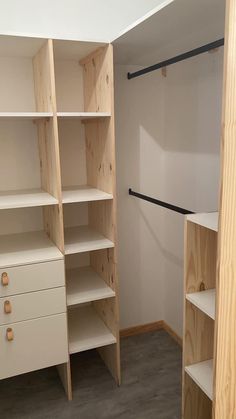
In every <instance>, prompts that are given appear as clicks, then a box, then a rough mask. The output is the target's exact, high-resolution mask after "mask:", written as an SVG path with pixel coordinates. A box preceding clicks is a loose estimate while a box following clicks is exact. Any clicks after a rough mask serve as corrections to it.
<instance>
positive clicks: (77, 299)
mask: <svg viewBox="0 0 236 419" xmlns="http://www.w3.org/2000/svg"><path fill="white" fill-rule="evenodd" d="M66 283H67V305H68V306H73V305H76V304H82V303H87V302H89V301H95V300H101V299H103V298H110V297H114V296H115V292H114V291H113V290H112V289H111V288H110V287H109V286H108V285H107V284H106V282H105V281H104V280H103V279H102V278H101V277H100V276H99V275H98V274H97V273H96V272H95V271H94V270H93V269H92V268H90V267H83V268H77V269H69V270H67V271H66Z"/></svg>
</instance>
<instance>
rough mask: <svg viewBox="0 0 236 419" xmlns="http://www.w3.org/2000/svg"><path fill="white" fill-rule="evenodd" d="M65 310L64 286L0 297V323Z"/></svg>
mask: <svg viewBox="0 0 236 419" xmlns="http://www.w3.org/2000/svg"><path fill="white" fill-rule="evenodd" d="M65 312H66V295H65V287H59V288H53V289H50V290H44V291H36V292H28V293H26V294H19V295H13V296H10V297H3V298H0V325H3V324H8V323H15V322H20V321H22V320H30V319H36V318H37V317H43V316H50V315H51V314H59V313H65Z"/></svg>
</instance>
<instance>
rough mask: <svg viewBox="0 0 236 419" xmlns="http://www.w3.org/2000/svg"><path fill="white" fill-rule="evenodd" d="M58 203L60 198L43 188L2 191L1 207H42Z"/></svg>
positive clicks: (0, 195)
mask: <svg viewBox="0 0 236 419" xmlns="http://www.w3.org/2000/svg"><path fill="white" fill-rule="evenodd" d="M55 204H58V200H57V199H56V198H54V197H53V196H52V195H50V194H49V193H47V192H45V191H43V190H41V189H25V190H12V191H4V192H0V209H10V208H25V207H40V206H45V205H55Z"/></svg>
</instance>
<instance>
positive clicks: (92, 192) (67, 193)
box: [62, 185, 113, 204]
mask: <svg viewBox="0 0 236 419" xmlns="http://www.w3.org/2000/svg"><path fill="white" fill-rule="evenodd" d="M107 199H113V196H112V195H111V194H109V193H107V192H103V191H101V190H99V189H95V188H93V187H91V186H88V185H83V186H66V187H63V191H62V202H63V204H67V203H72V202H89V201H102V200H107Z"/></svg>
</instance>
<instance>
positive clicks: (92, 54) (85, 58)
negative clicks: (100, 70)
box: [79, 44, 109, 65]
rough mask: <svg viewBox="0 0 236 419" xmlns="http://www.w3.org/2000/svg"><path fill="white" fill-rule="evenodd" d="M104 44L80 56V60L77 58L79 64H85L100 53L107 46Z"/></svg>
mask: <svg viewBox="0 0 236 419" xmlns="http://www.w3.org/2000/svg"><path fill="white" fill-rule="evenodd" d="M108 45H109V44H107V45H104V46H102V47H99V48H97V49H96V50H95V51H93V52H91V53H90V54H89V55H87V56H86V57H84V58H82V59H81V60H79V64H80V65H85V64H87V62H89V61H91V60H92V59H93V58H95V57H97V55H99V54H102V53H103V51H104V49H105V48H106V47H107V46H108Z"/></svg>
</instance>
